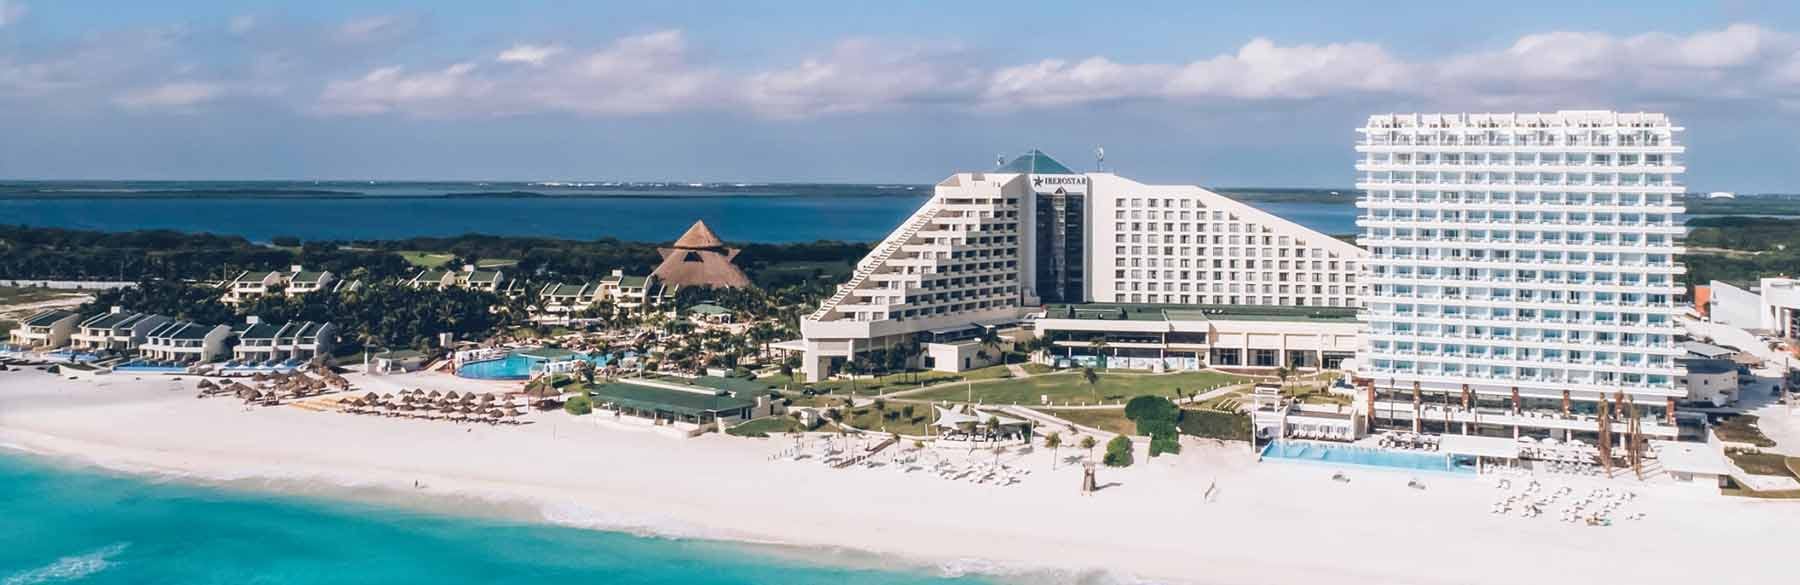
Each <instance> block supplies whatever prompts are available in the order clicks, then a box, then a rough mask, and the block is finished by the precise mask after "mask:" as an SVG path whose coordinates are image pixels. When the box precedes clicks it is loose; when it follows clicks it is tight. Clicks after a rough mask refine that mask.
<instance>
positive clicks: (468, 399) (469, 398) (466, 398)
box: [462, 392, 475, 404]
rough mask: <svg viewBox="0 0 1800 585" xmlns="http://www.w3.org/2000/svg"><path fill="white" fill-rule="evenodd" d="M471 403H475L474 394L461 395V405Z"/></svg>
mask: <svg viewBox="0 0 1800 585" xmlns="http://www.w3.org/2000/svg"><path fill="white" fill-rule="evenodd" d="M473 402H475V394H474V393H473V392H471V393H468V394H464V395H463V396H462V403H463V404H470V403H473Z"/></svg>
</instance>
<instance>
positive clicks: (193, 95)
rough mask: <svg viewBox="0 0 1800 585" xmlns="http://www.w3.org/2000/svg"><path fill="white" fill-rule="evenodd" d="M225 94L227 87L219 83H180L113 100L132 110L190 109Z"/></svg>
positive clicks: (131, 92) (130, 92) (136, 92)
mask: <svg viewBox="0 0 1800 585" xmlns="http://www.w3.org/2000/svg"><path fill="white" fill-rule="evenodd" d="M224 94H225V87H224V86H223V85H220V84H218V83H210V82H204V81H178V82H173V83H164V84H162V85H157V86H154V87H147V88H143V89H138V90H134V91H128V92H125V93H123V94H120V95H119V96H118V97H115V98H113V102H114V103H117V104H119V105H121V106H124V107H127V108H131V109H152V108H189V107H192V106H195V105H198V104H201V103H205V102H209V101H212V100H215V99H218V98H219V97H220V96H222V95H224Z"/></svg>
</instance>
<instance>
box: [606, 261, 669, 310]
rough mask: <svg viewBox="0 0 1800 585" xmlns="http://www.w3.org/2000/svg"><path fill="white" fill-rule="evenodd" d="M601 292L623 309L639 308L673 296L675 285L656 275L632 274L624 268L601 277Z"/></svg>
mask: <svg viewBox="0 0 1800 585" xmlns="http://www.w3.org/2000/svg"><path fill="white" fill-rule="evenodd" d="M600 294H601V295H602V296H603V297H604V298H608V299H612V301H613V304H614V305H617V306H618V307H619V308H621V309H637V308H639V307H643V306H645V305H650V306H655V305H656V304H657V303H660V302H662V301H664V300H667V299H670V298H673V297H674V296H675V287H674V286H669V285H668V284H667V283H664V282H662V281H660V280H657V278H656V277H654V276H632V275H629V274H625V271H623V270H613V271H612V274H609V275H607V276H606V278H602V279H600Z"/></svg>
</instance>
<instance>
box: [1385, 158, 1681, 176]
mask: <svg viewBox="0 0 1800 585" xmlns="http://www.w3.org/2000/svg"><path fill="white" fill-rule="evenodd" d="M1356 170H1358V171H1367V172H1403V173H1404V172H1426V173H1462V172H1469V173H1590V174H1592V173H1601V174H1613V173H1629V174H1641V173H1654V174H1675V175H1678V174H1682V173H1685V172H1687V166H1686V165H1684V164H1683V163H1682V161H1675V162H1674V163H1673V164H1662V165H1652V164H1634V165H1616V164H1614V165H1605V164H1594V163H1582V164H1559V163H1545V162H1525V163H1514V164H1508V163H1501V162H1492V161H1483V162H1468V163H1447V162H1433V163H1416V162H1396V161H1393V160H1387V161H1380V160H1372V159H1368V158H1364V159H1363V160H1360V161H1357V162H1356Z"/></svg>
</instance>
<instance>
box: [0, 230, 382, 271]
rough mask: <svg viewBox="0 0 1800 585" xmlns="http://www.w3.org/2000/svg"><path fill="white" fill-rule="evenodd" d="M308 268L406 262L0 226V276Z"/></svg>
mask: <svg viewBox="0 0 1800 585" xmlns="http://www.w3.org/2000/svg"><path fill="white" fill-rule="evenodd" d="M294 264H304V265H306V267H307V269H309V270H330V271H332V272H336V273H339V274H347V273H349V272H350V271H351V270H354V269H357V268H362V269H364V270H366V271H368V272H369V273H370V274H372V275H378V276H385V275H398V274H401V273H403V272H404V271H405V270H406V269H407V266H406V261H405V260H403V259H401V258H400V257H398V256H395V255H394V254H390V253H385V252H374V251H366V250H357V249H352V248H345V247H341V246H336V245H329V244H308V245H305V246H302V247H300V248H299V249H297V250H296V249H289V248H276V247H269V246H259V245H256V244H253V243H251V242H250V241H249V240H246V239H244V238H240V237H236V236H219V235H212V234H186V233H180V232H174V231H167V230H154V231H135V232H122V233H111V232H96V231H83V230H67V229H60V228H34V227H25V226H0V278H27V279H30V278H50V279H68V280H124V281H134V280H140V279H144V278H160V279H195V280H219V279H223V278H226V277H228V276H231V275H235V274H237V272H239V271H242V270H285V269H286V268H287V267H288V266H291V265H294Z"/></svg>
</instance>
